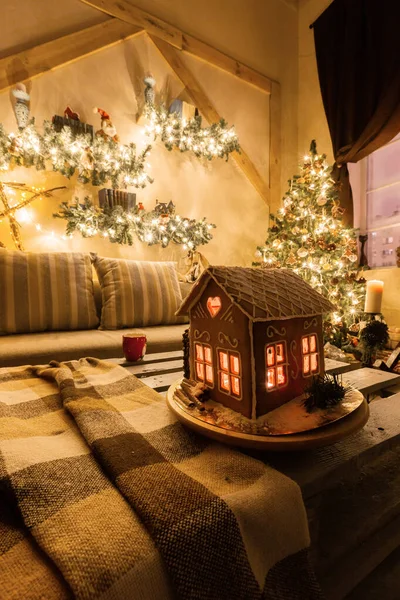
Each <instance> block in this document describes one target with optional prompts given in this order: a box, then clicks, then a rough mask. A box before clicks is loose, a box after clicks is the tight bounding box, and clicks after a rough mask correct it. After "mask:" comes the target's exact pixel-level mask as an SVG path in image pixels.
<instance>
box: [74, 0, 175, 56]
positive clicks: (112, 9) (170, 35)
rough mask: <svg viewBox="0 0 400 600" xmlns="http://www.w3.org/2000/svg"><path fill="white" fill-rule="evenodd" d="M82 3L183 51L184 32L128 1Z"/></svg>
mask: <svg viewBox="0 0 400 600" xmlns="http://www.w3.org/2000/svg"><path fill="white" fill-rule="evenodd" d="M81 2H83V3H84V4H88V5H89V6H92V7H93V8H97V9H98V10H101V11H102V12H104V13H106V14H107V15H111V16H112V17H117V19H121V21H125V22H126V23H130V24H131V25H136V26H138V27H141V28H143V29H145V30H146V31H148V33H151V34H152V35H155V36H157V37H159V38H160V39H161V40H164V41H166V42H168V43H169V44H172V46H175V48H179V49H182V32H181V31H179V29H176V27H173V26H172V25H169V24H168V23H166V22H165V21H162V20H161V19H158V18H157V17H154V16H153V15H150V14H149V13H147V12H145V11H144V10H141V9H140V8H136V6H133V5H132V4H131V3H130V2H128V1H127V0H81Z"/></svg>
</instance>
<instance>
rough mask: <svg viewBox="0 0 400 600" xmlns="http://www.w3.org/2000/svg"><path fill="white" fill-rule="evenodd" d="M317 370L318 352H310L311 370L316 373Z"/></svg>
mask: <svg viewBox="0 0 400 600" xmlns="http://www.w3.org/2000/svg"><path fill="white" fill-rule="evenodd" d="M317 371H318V354H311V372H312V373H316V372H317Z"/></svg>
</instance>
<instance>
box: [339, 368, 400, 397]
mask: <svg viewBox="0 0 400 600" xmlns="http://www.w3.org/2000/svg"><path fill="white" fill-rule="evenodd" d="M342 381H343V383H347V384H348V385H352V386H353V387H355V388H356V389H357V390H360V392H362V393H363V394H364V395H367V394H373V393H374V392H379V391H380V390H384V389H385V388H388V387H390V386H392V385H394V384H397V383H400V375H399V374H398V373H387V372H386V371H380V370H379V369H370V368H368V367H364V368H362V369H357V370H356V371H352V372H351V373H345V374H344V375H343V378H342Z"/></svg>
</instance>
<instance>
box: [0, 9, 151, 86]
mask: <svg viewBox="0 0 400 600" xmlns="http://www.w3.org/2000/svg"><path fill="white" fill-rule="evenodd" d="M142 32H143V29H141V28H139V27H136V26H134V25H130V24H129V23H124V22H123V21H120V20H119V19H109V20H108V21H105V22H104V23H100V24H99V25H93V26H92V27H87V28H86V29H82V30H81V31H77V32H75V33H70V34H69V35H64V36H63V37H60V38H57V39H55V40H52V41H50V42H46V43H45V44H40V45H39V46H34V47H33V48H29V49H28V50H24V51H22V52H18V53H17V54H13V55H11V56H6V57H5V58H2V59H0V91H1V90H6V89H8V88H9V87H12V86H13V85H15V84H16V83H18V82H20V81H26V80H27V79H33V78H35V77H39V76H40V75H43V73H47V72H48V71H52V70H54V69H56V68H58V67H62V66H64V65H67V64H69V63H72V62H74V61H76V60H79V59H80V58H82V57H84V56H88V55H90V54H93V53H94V52H97V51H98V50H102V49H103V48H107V47H109V46H112V45H114V44H117V43H118V42H120V41H122V40H125V39H128V38H130V37H133V36H135V35H138V34H140V33H142Z"/></svg>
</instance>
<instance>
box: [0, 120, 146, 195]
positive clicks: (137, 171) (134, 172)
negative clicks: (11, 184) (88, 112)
mask: <svg viewBox="0 0 400 600" xmlns="http://www.w3.org/2000/svg"><path fill="white" fill-rule="evenodd" d="M150 150H151V146H150V145H147V146H146V147H145V148H144V149H143V150H142V151H141V152H140V153H139V154H137V153H136V146H135V144H133V143H130V144H127V145H126V144H121V143H119V142H116V141H114V140H113V139H112V138H110V137H107V136H98V135H96V136H95V137H94V140H92V138H91V136H90V135H87V134H81V135H73V133H72V130H71V128H70V127H63V129H62V130H61V131H59V132H58V131H56V130H55V129H54V127H53V125H52V124H51V123H50V122H48V121H45V122H44V125H43V133H40V132H39V131H38V129H37V128H36V126H35V122H34V120H33V119H32V120H31V121H30V123H29V124H28V125H27V126H26V127H24V128H20V131H19V132H18V133H6V132H5V130H4V128H3V126H2V125H0V169H1V170H3V171H8V170H10V169H12V168H13V167H15V166H23V167H34V168H36V169H37V170H44V169H46V168H48V167H50V169H52V170H53V171H57V172H59V173H61V174H62V175H64V176H65V177H67V178H70V177H72V176H73V175H74V174H75V173H76V172H77V173H78V180H79V181H81V182H82V183H91V184H92V185H94V186H99V185H103V184H104V183H106V182H107V181H110V182H111V185H112V186H113V187H115V188H126V187H127V186H129V185H131V186H134V187H136V188H144V187H146V185H147V184H148V183H152V182H153V179H152V178H151V177H150V175H149V174H148V173H147V170H146V169H147V168H148V163H147V157H148V154H149V152H150Z"/></svg>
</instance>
